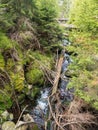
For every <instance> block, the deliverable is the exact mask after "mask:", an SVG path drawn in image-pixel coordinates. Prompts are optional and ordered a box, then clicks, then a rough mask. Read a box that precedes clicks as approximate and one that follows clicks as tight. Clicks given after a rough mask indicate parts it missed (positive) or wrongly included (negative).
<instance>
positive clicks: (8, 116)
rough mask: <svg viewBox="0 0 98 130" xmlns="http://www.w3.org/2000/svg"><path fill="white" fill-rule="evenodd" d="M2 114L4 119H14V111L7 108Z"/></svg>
mask: <svg viewBox="0 0 98 130" xmlns="http://www.w3.org/2000/svg"><path fill="white" fill-rule="evenodd" d="M1 116H2V119H3V120H10V121H11V120H13V114H12V113H9V112H8V111H7V110H6V111H4V112H3V113H2V114H1Z"/></svg>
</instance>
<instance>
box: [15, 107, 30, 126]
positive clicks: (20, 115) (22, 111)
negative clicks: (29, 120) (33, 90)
mask: <svg viewBox="0 0 98 130" xmlns="http://www.w3.org/2000/svg"><path fill="white" fill-rule="evenodd" d="M27 107H28V105H26V106H25V107H24V109H23V110H22V112H21V114H20V116H19V118H18V121H17V123H16V126H15V128H16V127H17V124H18V123H19V121H20V118H21V117H22V115H23V113H24V111H25V110H26V108H27Z"/></svg>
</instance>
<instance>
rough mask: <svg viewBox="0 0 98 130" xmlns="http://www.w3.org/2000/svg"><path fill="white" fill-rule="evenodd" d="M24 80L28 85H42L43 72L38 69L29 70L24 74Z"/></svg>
mask: <svg viewBox="0 0 98 130" xmlns="http://www.w3.org/2000/svg"><path fill="white" fill-rule="evenodd" d="M26 79H27V82H28V83H29V84H36V83H38V84H42V83H43V81H44V80H43V72H42V71H41V70H40V69H38V68H34V69H31V70H29V72H28V73H27V74H26Z"/></svg>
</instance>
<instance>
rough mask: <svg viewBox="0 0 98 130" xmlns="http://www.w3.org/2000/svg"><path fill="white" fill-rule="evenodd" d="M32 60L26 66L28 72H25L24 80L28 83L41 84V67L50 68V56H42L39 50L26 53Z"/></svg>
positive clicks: (42, 73)
mask: <svg viewBox="0 0 98 130" xmlns="http://www.w3.org/2000/svg"><path fill="white" fill-rule="evenodd" d="M28 55H29V57H30V58H31V59H33V60H32V62H30V59H29V62H30V65H29V67H28V72H27V73H26V80H27V82H28V83H29V84H39V85H42V84H43V82H44V72H43V71H42V69H41V67H47V68H48V69H51V68H52V63H53V62H52V58H51V57H50V56H44V55H42V54H41V53H40V52H38V51H36V52H32V53H30V54H28Z"/></svg>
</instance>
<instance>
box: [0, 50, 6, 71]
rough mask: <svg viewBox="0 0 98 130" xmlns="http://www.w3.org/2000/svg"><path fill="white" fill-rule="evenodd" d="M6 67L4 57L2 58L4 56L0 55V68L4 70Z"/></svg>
mask: <svg viewBox="0 0 98 130" xmlns="http://www.w3.org/2000/svg"><path fill="white" fill-rule="evenodd" d="M4 66H5V61H4V57H3V56H2V54H1V53H0V68H1V69H4Z"/></svg>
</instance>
